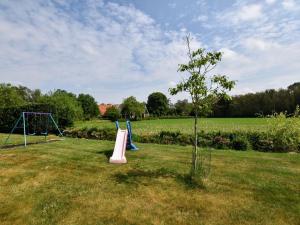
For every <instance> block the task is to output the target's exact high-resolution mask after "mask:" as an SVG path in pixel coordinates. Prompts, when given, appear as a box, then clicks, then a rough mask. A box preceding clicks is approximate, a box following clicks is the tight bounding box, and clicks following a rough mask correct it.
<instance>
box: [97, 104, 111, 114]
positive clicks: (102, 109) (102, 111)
mask: <svg viewBox="0 0 300 225" xmlns="http://www.w3.org/2000/svg"><path fill="white" fill-rule="evenodd" d="M112 106H114V105H113V104H104V103H101V104H100V105H98V108H99V112H100V115H101V116H103V115H104V114H105V113H106V110H107V109H108V108H110V107H112Z"/></svg>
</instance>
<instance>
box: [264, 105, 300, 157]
mask: <svg viewBox="0 0 300 225" xmlns="http://www.w3.org/2000/svg"><path fill="white" fill-rule="evenodd" d="M267 136H268V140H272V141H273V145H274V150H273V151H278V152H289V151H298V150H299V145H300V117H299V107H298V106H297V108H296V111H295V113H294V114H293V115H292V116H290V117H288V116H287V114H286V113H279V114H274V115H272V116H271V117H270V119H269V120H268V132H267Z"/></svg>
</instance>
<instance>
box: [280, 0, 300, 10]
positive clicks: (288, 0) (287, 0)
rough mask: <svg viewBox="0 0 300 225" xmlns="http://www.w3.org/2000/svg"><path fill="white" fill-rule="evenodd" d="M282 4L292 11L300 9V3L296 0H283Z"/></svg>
mask: <svg viewBox="0 0 300 225" xmlns="http://www.w3.org/2000/svg"><path fill="white" fill-rule="evenodd" d="M282 6H283V8H285V9H286V10H291V11H293V10H298V9H299V5H297V3H296V2H295V1H294V0H283V1H282Z"/></svg>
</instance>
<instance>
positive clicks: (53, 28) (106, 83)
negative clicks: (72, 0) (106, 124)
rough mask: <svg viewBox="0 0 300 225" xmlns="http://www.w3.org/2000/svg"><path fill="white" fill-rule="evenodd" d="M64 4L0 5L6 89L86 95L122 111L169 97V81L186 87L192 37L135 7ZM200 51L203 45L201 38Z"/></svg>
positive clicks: (0, 75)
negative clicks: (184, 69) (133, 103)
mask: <svg viewBox="0 0 300 225" xmlns="http://www.w3.org/2000/svg"><path fill="white" fill-rule="evenodd" d="M59 4H61V3H59ZM62 4H64V8H62V7H57V6H55V5H54V3H52V2H46V3H45V2H44V1H43V2H34V1H33V2H30V4H27V3H25V2H24V3H23V4H22V3H19V5H16V4H14V3H12V2H10V1H7V2H1V3H0V6H1V5H4V6H5V7H2V8H0V11H1V13H0V32H1V36H0V49H1V51H0V79H1V82H12V83H15V84H23V85H26V86H29V87H31V88H41V89H43V90H50V89H54V88H63V89H67V90H69V91H73V92H76V93H79V92H86V91H88V92H91V94H93V95H94V96H95V97H96V99H97V100H98V101H100V102H101V101H109V102H115V103H118V102H120V101H121V100H122V99H123V98H124V97H127V96H129V95H134V94H135V95H136V96H137V97H138V98H139V99H140V100H145V99H146V97H147V95H148V94H149V93H151V92H152V91H155V90H160V91H164V92H166V91H167V89H168V87H169V82H170V81H171V80H172V81H173V82H176V81H178V80H179V79H180V75H178V74H177V71H176V70H177V66H178V63H180V62H184V61H185V59H186V46H185V43H184V41H183V36H184V35H185V33H186V30H182V31H176V32H175V31H172V32H169V31H163V30H162V29H161V28H160V27H159V26H158V25H157V24H156V23H155V21H154V20H153V19H152V18H151V17H149V16H148V15H146V14H144V13H143V12H141V11H140V10H137V9H136V8H134V7H133V6H130V5H129V6H121V5H118V4H116V3H107V4H104V3H103V2H102V1H88V3H87V4H84V7H83V8H80V9H76V8H68V7H71V6H70V5H68V4H66V3H65V2H62ZM76 10H77V11H76ZM78 10H80V12H79V11H78ZM73 12H74V13H73ZM79 15H80V18H79V19H78V18H77V17H78V16H79ZM194 43H195V45H196V46H199V45H200V43H199V42H198V41H197V39H196V38H195V37H194Z"/></svg>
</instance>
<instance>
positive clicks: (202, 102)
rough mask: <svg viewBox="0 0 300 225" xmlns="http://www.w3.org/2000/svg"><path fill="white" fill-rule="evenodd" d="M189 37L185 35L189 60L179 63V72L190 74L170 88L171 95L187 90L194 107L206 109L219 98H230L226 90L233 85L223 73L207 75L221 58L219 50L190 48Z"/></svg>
mask: <svg viewBox="0 0 300 225" xmlns="http://www.w3.org/2000/svg"><path fill="white" fill-rule="evenodd" d="M189 38H190V37H189V36H187V47H188V56H189V61H188V63H186V64H179V66H178V71H179V72H187V73H189V74H190V76H189V77H188V78H187V79H185V80H183V81H182V82H180V83H178V84H177V85H176V87H174V88H170V89H169V92H170V94H171V95H176V94H178V93H179V92H188V93H189V94H190V95H191V98H192V102H193V105H194V108H195V109H197V110H198V109H199V110H200V111H199V112H200V113H201V112H202V111H201V110H204V111H207V110H208V109H209V108H211V107H212V105H213V104H214V103H215V102H216V101H217V100H218V99H219V98H224V99H230V96H229V95H227V92H228V91H230V90H232V88H234V86H235V81H231V80H229V79H228V77H227V76H225V75H213V76H210V77H209V76H208V75H209V72H210V71H211V70H213V69H214V68H215V66H216V65H217V63H218V62H220V61H221V59H222V53H221V52H215V51H214V52H206V50H205V49H204V48H199V49H197V50H195V51H191V49H190V39H189Z"/></svg>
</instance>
